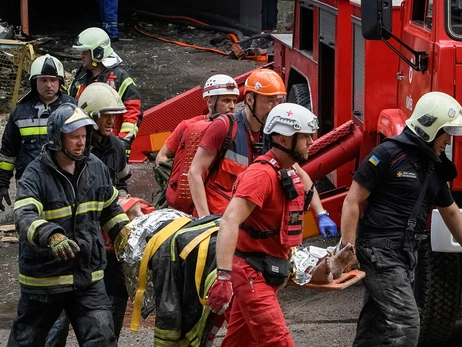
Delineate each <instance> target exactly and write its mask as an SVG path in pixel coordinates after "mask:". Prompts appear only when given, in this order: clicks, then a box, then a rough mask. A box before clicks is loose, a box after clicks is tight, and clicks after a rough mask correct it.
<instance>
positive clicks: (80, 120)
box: [61, 108, 98, 134]
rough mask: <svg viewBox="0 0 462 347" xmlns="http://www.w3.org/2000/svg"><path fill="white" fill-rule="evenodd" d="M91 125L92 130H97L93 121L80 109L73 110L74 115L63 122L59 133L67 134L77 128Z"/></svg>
mask: <svg viewBox="0 0 462 347" xmlns="http://www.w3.org/2000/svg"><path fill="white" fill-rule="evenodd" d="M88 125H91V126H93V129H95V130H98V126H97V125H96V123H95V121H94V120H93V119H91V118H90V117H89V116H87V115H86V114H85V113H84V112H83V111H82V110H81V109H80V108H76V109H75V110H74V114H73V115H72V116H71V117H70V118H69V119H68V120H66V121H65V122H64V124H63V126H62V128H61V132H62V133H65V134H68V133H71V132H73V131H75V130H77V129H79V128H82V127H85V126H88Z"/></svg>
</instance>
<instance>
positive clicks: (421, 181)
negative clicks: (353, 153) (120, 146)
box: [341, 92, 462, 347]
mask: <svg viewBox="0 0 462 347" xmlns="http://www.w3.org/2000/svg"><path fill="white" fill-rule="evenodd" d="M461 111H462V107H461V105H460V104H459V102H457V100H455V99H454V98H453V97H451V96H450V95H447V94H445V93H440V92H430V93H427V94H424V95H423V96H422V97H421V98H420V99H419V100H418V102H417V104H416V106H415V109H414V111H413V113H412V115H411V117H410V118H409V119H408V120H407V121H406V125H407V126H406V127H405V128H404V130H403V132H402V133H401V134H400V135H398V136H395V137H392V138H389V139H386V140H385V141H384V142H383V143H382V144H380V145H379V146H377V147H375V148H374V149H373V150H372V151H371V153H369V154H368V155H367V156H366V158H365V159H364V160H363V162H362V163H361V165H360V166H359V168H358V170H357V171H356V173H355V174H354V177H353V183H352V185H351V187H350V190H349V192H348V195H347V196H346V198H345V201H344V204H343V210H342V220H341V230H342V243H343V244H347V243H351V244H355V243H356V250H357V251H356V254H357V258H358V261H359V264H360V267H361V270H363V271H365V272H366V277H365V279H364V284H365V287H366V296H365V301H364V306H363V308H362V311H361V314H360V316H359V320H358V323H357V331H356V338H355V341H354V343H353V346H355V347H358V346H384V345H393V346H403V347H413V346H417V343H418V339H419V327H420V324H419V309H418V307H417V304H416V300H415V298H414V292H413V286H412V283H411V277H412V276H411V275H410V274H411V273H412V271H413V269H414V267H415V266H416V261H417V250H418V247H419V245H420V243H421V242H422V240H425V239H426V237H427V236H428V235H427V232H426V230H427V216H428V211H430V207H431V206H436V208H437V209H438V210H439V212H440V214H441V217H442V219H443V221H444V223H445V224H446V226H447V227H448V229H449V231H450V232H451V233H452V235H453V236H454V239H455V240H457V241H458V242H459V243H462V214H461V213H460V212H459V208H458V206H457V204H456V203H455V202H454V199H453V197H452V195H451V192H450V189H449V186H448V184H447V182H448V181H452V180H453V179H454V178H455V177H456V176H457V172H456V170H455V166H454V164H453V163H452V162H451V161H450V160H449V159H448V158H447V157H446V154H445V152H444V151H445V148H446V146H447V145H450V144H451V136H452V135H462V117H461ZM363 203H365V204H364V205H365V206H366V207H365V209H364V213H363V216H362V217H361V218H360V210H361V206H363ZM377 284H380V285H377ZM390 312H399V315H390V314H389V313H390ZM371 332H380V333H371Z"/></svg>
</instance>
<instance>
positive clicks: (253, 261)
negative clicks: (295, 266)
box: [234, 249, 292, 287]
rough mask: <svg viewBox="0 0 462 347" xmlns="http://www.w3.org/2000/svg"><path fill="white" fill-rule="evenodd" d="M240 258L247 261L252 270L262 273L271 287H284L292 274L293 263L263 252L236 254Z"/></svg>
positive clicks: (237, 252) (236, 252)
mask: <svg viewBox="0 0 462 347" xmlns="http://www.w3.org/2000/svg"><path fill="white" fill-rule="evenodd" d="M234 255H236V256H237V257H239V258H242V259H244V260H245V262H246V263H247V264H249V265H250V266H251V267H252V269H254V270H255V271H260V272H261V273H262V275H263V277H264V278H265V281H266V283H268V284H269V285H270V286H275V287H279V286H281V285H283V284H284V283H285V282H286V280H287V278H288V277H289V275H290V273H291V272H292V263H291V262H290V261H289V260H288V259H282V258H276V257H273V256H271V255H268V254H266V253H263V252H241V251H239V250H237V249H236V251H235V252H234Z"/></svg>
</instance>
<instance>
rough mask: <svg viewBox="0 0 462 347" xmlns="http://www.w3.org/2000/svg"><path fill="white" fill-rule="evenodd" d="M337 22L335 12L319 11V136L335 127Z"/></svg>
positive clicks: (321, 9)
mask: <svg viewBox="0 0 462 347" xmlns="http://www.w3.org/2000/svg"><path fill="white" fill-rule="evenodd" d="M336 21H337V14H336V13H335V12H334V11H329V10H327V9H324V8H320V9H319V102H318V105H319V107H318V117H319V130H318V134H319V136H322V135H324V134H327V133H328V132H329V131H331V130H332V129H333V127H334V87H335V79H334V78H335V37H336V30H335V27H336Z"/></svg>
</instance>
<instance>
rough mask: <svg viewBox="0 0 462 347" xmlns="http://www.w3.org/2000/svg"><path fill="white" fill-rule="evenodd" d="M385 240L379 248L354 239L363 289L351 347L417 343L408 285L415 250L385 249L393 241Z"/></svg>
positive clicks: (402, 346)
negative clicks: (361, 305)
mask: <svg viewBox="0 0 462 347" xmlns="http://www.w3.org/2000/svg"><path fill="white" fill-rule="evenodd" d="M374 241H377V240H374ZM384 241H386V240H384ZM389 241H390V240H388V241H387V242H384V243H383V245H384V246H383V247H372V246H371V245H370V243H369V242H368V241H364V242H363V241H361V240H358V242H357V245H356V252H357V257H358V261H359V264H360V268H361V270H363V271H364V272H365V273H366V277H365V278H364V280H363V283H364V286H365V287H366V292H365V296H364V304H363V308H362V310H361V313H360V315H359V320H358V324H357V330H356V337H355V340H354V343H353V347H374V346H394V347H415V346H417V342H418V339H419V331H420V318H419V310H418V307H417V304H416V301H415V298H414V292H413V289H412V285H411V278H412V271H413V269H414V267H415V265H416V260H417V256H416V254H417V252H416V251H409V250H408V251H405V250H403V249H402V247H396V248H393V247H392V248H387V246H386V245H390V244H392V243H393V242H389ZM375 245H377V242H376V243H375Z"/></svg>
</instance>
